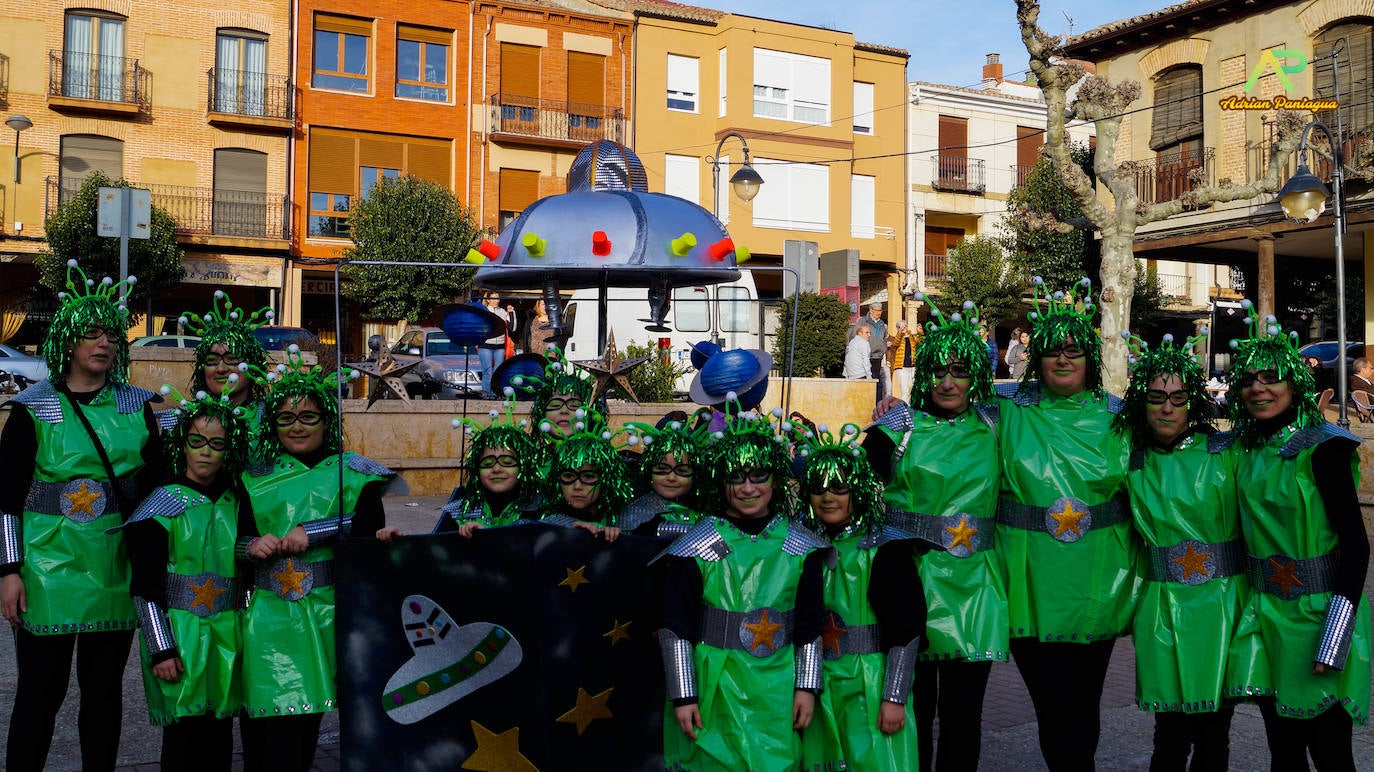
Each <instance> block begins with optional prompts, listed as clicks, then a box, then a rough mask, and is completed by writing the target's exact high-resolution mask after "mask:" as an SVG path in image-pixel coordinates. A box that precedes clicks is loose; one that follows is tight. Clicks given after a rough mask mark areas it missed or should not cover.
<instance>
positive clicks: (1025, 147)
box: [1014, 126, 1045, 188]
mask: <svg viewBox="0 0 1374 772" xmlns="http://www.w3.org/2000/svg"><path fill="white" fill-rule="evenodd" d="M1043 144H1045V131H1044V130H1043V129H1038V128H1035V127H1034V126H1017V127H1016V169H1015V172H1016V175H1015V176H1016V179H1015V180H1014V183H1015V185H1016V187H1018V188H1019V187H1021V186H1022V185H1025V184H1026V180H1027V178H1029V177H1030V173H1031V170H1032V169H1034V168H1035V165H1036V164H1037V163H1039V162H1040V146H1041V145H1043Z"/></svg>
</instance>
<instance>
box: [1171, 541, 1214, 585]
mask: <svg viewBox="0 0 1374 772" xmlns="http://www.w3.org/2000/svg"><path fill="white" fill-rule="evenodd" d="M1210 557H1212V553H1210V552H1198V551H1197V550H1194V549H1193V544H1192V542H1189V543H1188V545H1187V552H1185V553H1184V554H1182V555H1179V556H1178V557H1176V558H1174V559H1173V560H1174V562H1175V563H1177V564H1179V565H1180V566H1183V580H1184V581H1185V582H1186V581H1188V577H1190V576H1192V575H1193V574H1202V575H1203V576H1205V577H1207V578H1211V576H1212V575H1211V574H1209V573H1207V566H1206V565H1204V564H1205V563H1206V561H1207V558H1210Z"/></svg>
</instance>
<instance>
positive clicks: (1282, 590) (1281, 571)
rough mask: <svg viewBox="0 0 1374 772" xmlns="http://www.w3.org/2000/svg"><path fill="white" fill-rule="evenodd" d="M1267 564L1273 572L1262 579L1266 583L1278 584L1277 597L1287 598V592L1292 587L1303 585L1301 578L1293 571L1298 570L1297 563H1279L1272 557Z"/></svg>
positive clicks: (1290, 590)
mask: <svg viewBox="0 0 1374 772" xmlns="http://www.w3.org/2000/svg"><path fill="white" fill-rule="evenodd" d="M1269 565H1270V567H1272V568H1273V569H1274V572H1273V573H1271V574H1270V575H1269V578H1268V579H1265V580H1264V581H1265V583H1267V584H1277V585H1278V586H1279V597H1281V598H1287V597H1288V593H1290V592H1292V590H1293V588H1294V587H1303V586H1304V585H1303V583H1302V580H1301V579H1299V578H1298V577H1297V576H1295V575H1294V573H1293V572H1295V571H1297V570H1298V564H1297V563H1295V562H1290V563H1280V562H1279V561H1278V560H1275V559H1274V558H1269Z"/></svg>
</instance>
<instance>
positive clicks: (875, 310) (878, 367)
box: [856, 303, 887, 399]
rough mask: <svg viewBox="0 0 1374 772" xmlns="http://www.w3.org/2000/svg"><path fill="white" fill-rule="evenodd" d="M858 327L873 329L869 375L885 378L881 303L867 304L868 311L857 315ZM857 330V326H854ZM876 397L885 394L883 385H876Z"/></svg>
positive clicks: (884, 337)
mask: <svg viewBox="0 0 1374 772" xmlns="http://www.w3.org/2000/svg"><path fill="white" fill-rule="evenodd" d="M858 327H867V328H869V329H870V330H872V331H873V337H872V338H871V339H870V340H869V342H868V346H869V352H868V360H869V372H870V373H872V375H871V376H868V377H872V378H875V379H877V380H878V381H879V382H881V381H884V380H886V377H885V373H884V372H883V371H884V370H885V369H886V368H884V367H883V357H884V355H886V354H887V322H884V321H883V304H882V303H872V304H870V305H869V306H868V313H867V314H866V315H864V316H861V317H859V324H858ZM856 332H857V327H856ZM878 392H879V393H878V398H879V399H882V398H883V397H884V396H886V393H885V391H884V389H883V386H882V385H881V383H880V385H879V386H878Z"/></svg>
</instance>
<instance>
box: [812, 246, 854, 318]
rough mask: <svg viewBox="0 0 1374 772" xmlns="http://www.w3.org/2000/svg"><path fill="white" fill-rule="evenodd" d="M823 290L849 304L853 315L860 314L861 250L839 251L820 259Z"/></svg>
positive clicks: (828, 253) (826, 254)
mask: <svg viewBox="0 0 1374 772" xmlns="http://www.w3.org/2000/svg"><path fill="white" fill-rule="evenodd" d="M820 274H821V289H820V291H821V292H822V293H824V294H827V295H834V296H836V297H838V298H839V299H840V300H843V301H844V302H846V303H848V304H849V311H850V314H851V315H857V314H858V313H859V250H857V249H837V250H835V251H834V252H826V253H825V254H823V255H821V257H820Z"/></svg>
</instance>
